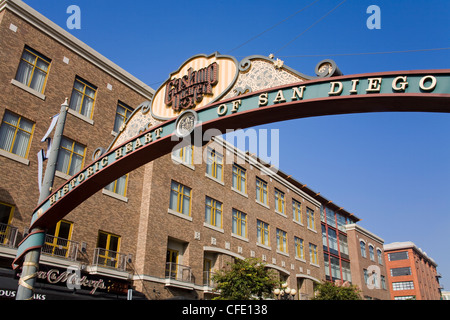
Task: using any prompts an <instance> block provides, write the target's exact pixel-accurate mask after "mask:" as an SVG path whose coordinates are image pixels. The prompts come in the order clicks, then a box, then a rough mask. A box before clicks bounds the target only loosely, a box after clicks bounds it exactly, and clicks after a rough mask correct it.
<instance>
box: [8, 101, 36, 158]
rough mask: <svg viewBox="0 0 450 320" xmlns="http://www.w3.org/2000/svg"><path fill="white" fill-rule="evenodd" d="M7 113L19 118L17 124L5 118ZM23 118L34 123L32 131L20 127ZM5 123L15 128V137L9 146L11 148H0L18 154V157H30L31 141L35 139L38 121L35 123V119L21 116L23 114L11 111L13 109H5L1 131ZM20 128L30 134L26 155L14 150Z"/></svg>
mask: <svg viewBox="0 0 450 320" xmlns="http://www.w3.org/2000/svg"><path fill="white" fill-rule="evenodd" d="M6 114H9V115H10V116H12V117H15V120H16V119H17V124H16V125H14V124H12V123H10V122H7V121H6V120H5V115H6ZM22 120H25V121H27V122H29V123H31V124H32V128H31V131H27V130H25V129H22V128H20V122H21V121H22ZM4 125H7V126H9V127H12V128H14V137H13V140H12V142H11V145H10V146H9V149H8V150H7V149H3V148H0V149H1V150H4V151H6V152H8V153H10V154H13V155H16V156H18V157H21V158H23V159H27V158H28V155H29V153H30V149H31V141H32V140H33V135H34V130H35V127H36V123H35V122H34V121H31V120H30V119H28V118H25V117H23V116H21V115H19V114H17V113H15V112H11V111H9V110H5V112H4V114H3V118H2V122H1V124H0V132H1V127H3V126H4ZM19 130H20V131H21V132H24V133H26V134H28V135H29V138H28V144H27V148H26V149H27V150H26V152H25V155H24V156H22V155H20V154H17V153H14V152H13V150H14V147H15V142H16V139H17V133H18V132H19Z"/></svg>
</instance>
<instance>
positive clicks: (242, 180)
mask: <svg viewBox="0 0 450 320" xmlns="http://www.w3.org/2000/svg"><path fill="white" fill-rule="evenodd" d="M235 171H236V172H235ZM231 172H232V179H231V186H232V187H233V189H234V190H236V191H239V192H240V193H243V194H247V169H245V168H242V167H241V166H239V165H237V164H235V163H233V168H232V170H231ZM242 173H243V174H244V176H242ZM235 179H236V185H235ZM242 184H243V185H242Z"/></svg>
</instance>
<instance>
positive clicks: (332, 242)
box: [328, 228, 339, 255]
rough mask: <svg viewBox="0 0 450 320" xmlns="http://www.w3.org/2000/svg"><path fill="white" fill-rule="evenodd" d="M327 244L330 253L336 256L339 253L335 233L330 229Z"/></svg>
mask: <svg viewBox="0 0 450 320" xmlns="http://www.w3.org/2000/svg"><path fill="white" fill-rule="evenodd" d="M328 243H329V250H330V253H333V254H335V255H338V254H339V251H338V241H337V234H336V231H335V230H333V229H331V228H328Z"/></svg>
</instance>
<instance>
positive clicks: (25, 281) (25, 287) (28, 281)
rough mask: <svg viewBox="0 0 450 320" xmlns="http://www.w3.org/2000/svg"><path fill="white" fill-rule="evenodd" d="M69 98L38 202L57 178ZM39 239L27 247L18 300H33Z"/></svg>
mask: <svg viewBox="0 0 450 320" xmlns="http://www.w3.org/2000/svg"><path fill="white" fill-rule="evenodd" d="M67 100H68V99H67V98H66V99H65V101H64V103H63V104H62V105H61V110H60V114H59V118H58V122H57V124H56V128H55V133H54V136H53V143H52V145H51V148H50V152H49V157H48V162H47V167H46V169H45V175H44V180H43V182H42V188H41V193H40V195H39V203H38V204H40V203H41V202H43V201H44V200H45V199H46V198H47V197H48V196H49V195H50V194H51V190H52V186H53V181H54V178H55V171H56V162H57V161H58V151H59V147H60V144H61V138H62V135H63V131H64V125H65V122H66V116H67V110H68V108H69V104H68V103H67ZM44 231H45V230H41V229H40V228H34V229H33V230H30V234H39V233H40V234H44ZM37 239H39V240H37V241H36V243H35V246H33V247H32V248H26V251H27V253H26V254H25V257H24V262H23V264H22V272H21V275H20V279H19V287H18V288H17V296H16V300H31V299H32V298H33V291H34V284H35V282H36V275H37V271H38V269H39V259H40V256H41V247H42V245H44V240H45V239H44V237H37ZM38 242H39V243H38Z"/></svg>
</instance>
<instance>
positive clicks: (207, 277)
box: [203, 271, 216, 288]
mask: <svg viewBox="0 0 450 320" xmlns="http://www.w3.org/2000/svg"><path fill="white" fill-rule="evenodd" d="M213 275H214V273H213V272H212V271H203V285H204V286H206V287H210V288H214V287H215V285H216V283H215V282H214V280H213Z"/></svg>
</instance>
